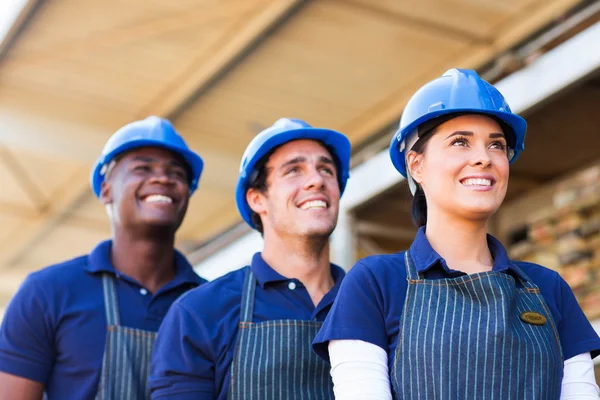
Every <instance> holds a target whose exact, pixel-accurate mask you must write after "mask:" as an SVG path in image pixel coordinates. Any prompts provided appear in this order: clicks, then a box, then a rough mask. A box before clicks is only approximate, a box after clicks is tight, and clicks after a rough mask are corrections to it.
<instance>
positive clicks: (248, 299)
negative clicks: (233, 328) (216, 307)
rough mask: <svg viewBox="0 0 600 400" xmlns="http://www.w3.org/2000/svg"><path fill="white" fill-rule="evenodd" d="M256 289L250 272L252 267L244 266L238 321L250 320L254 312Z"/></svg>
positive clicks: (254, 280)
mask: <svg viewBox="0 0 600 400" xmlns="http://www.w3.org/2000/svg"><path fill="white" fill-rule="evenodd" d="M255 291H256V279H255V278H254V274H253V273H252V267H248V268H246V274H245V277H244V287H243V289H242V307H241V309H240V322H252V315H253V314H254V292H255Z"/></svg>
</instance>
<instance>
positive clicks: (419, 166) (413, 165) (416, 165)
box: [406, 150, 423, 184]
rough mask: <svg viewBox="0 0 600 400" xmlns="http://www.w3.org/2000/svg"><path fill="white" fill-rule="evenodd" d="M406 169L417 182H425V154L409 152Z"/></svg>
mask: <svg viewBox="0 0 600 400" xmlns="http://www.w3.org/2000/svg"><path fill="white" fill-rule="evenodd" d="M406 168H407V169H408V172H409V173H410V176H412V178H413V180H414V181H415V182H417V183H419V184H420V183H422V182H423V154H419V153H417V152H416V151H412V150H411V151H409V152H408V154H407V155H406Z"/></svg>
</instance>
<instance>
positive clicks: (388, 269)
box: [348, 251, 406, 280]
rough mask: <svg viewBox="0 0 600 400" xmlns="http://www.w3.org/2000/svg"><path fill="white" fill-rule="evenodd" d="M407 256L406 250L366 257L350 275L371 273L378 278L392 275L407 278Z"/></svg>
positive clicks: (353, 268)
mask: <svg viewBox="0 0 600 400" xmlns="http://www.w3.org/2000/svg"><path fill="white" fill-rule="evenodd" d="M405 256H406V251H401V252H398V253H394V254H378V255H373V256H369V257H365V258H362V259H360V260H359V261H358V262H357V263H356V264H355V266H354V267H352V269H351V270H350V272H349V273H348V275H349V276H350V275H351V274H354V275H357V274H358V275H363V276H364V275H370V276H372V277H373V278H374V279H377V280H379V279H387V278H390V277H402V278H406V268H405Z"/></svg>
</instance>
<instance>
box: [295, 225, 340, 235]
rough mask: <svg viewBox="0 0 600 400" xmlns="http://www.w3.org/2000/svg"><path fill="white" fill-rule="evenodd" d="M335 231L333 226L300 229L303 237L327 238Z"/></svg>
mask: <svg viewBox="0 0 600 400" xmlns="http://www.w3.org/2000/svg"><path fill="white" fill-rule="evenodd" d="M334 229H335V225H333V226H332V225H327V226H307V227H304V229H302V231H303V235H304V236H309V237H312V236H326V237H329V236H330V235H331V234H332V233H333V231H334Z"/></svg>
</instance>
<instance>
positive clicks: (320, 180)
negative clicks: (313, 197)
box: [304, 168, 325, 190]
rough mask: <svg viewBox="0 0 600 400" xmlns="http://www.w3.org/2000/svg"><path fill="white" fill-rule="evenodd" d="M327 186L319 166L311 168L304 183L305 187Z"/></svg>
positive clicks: (319, 187)
mask: <svg viewBox="0 0 600 400" xmlns="http://www.w3.org/2000/svg"><path fill="white" fill-rule="evenodd" d="M324 187H325V178H324V177H323V174H322V173H321V171H319V170H318V169H317V168H311V169H310V172H309V174H308V178H307V179H306V183H305V185H304V188H305V189H318V190H321V189H323V188H324Z"/></svg>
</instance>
